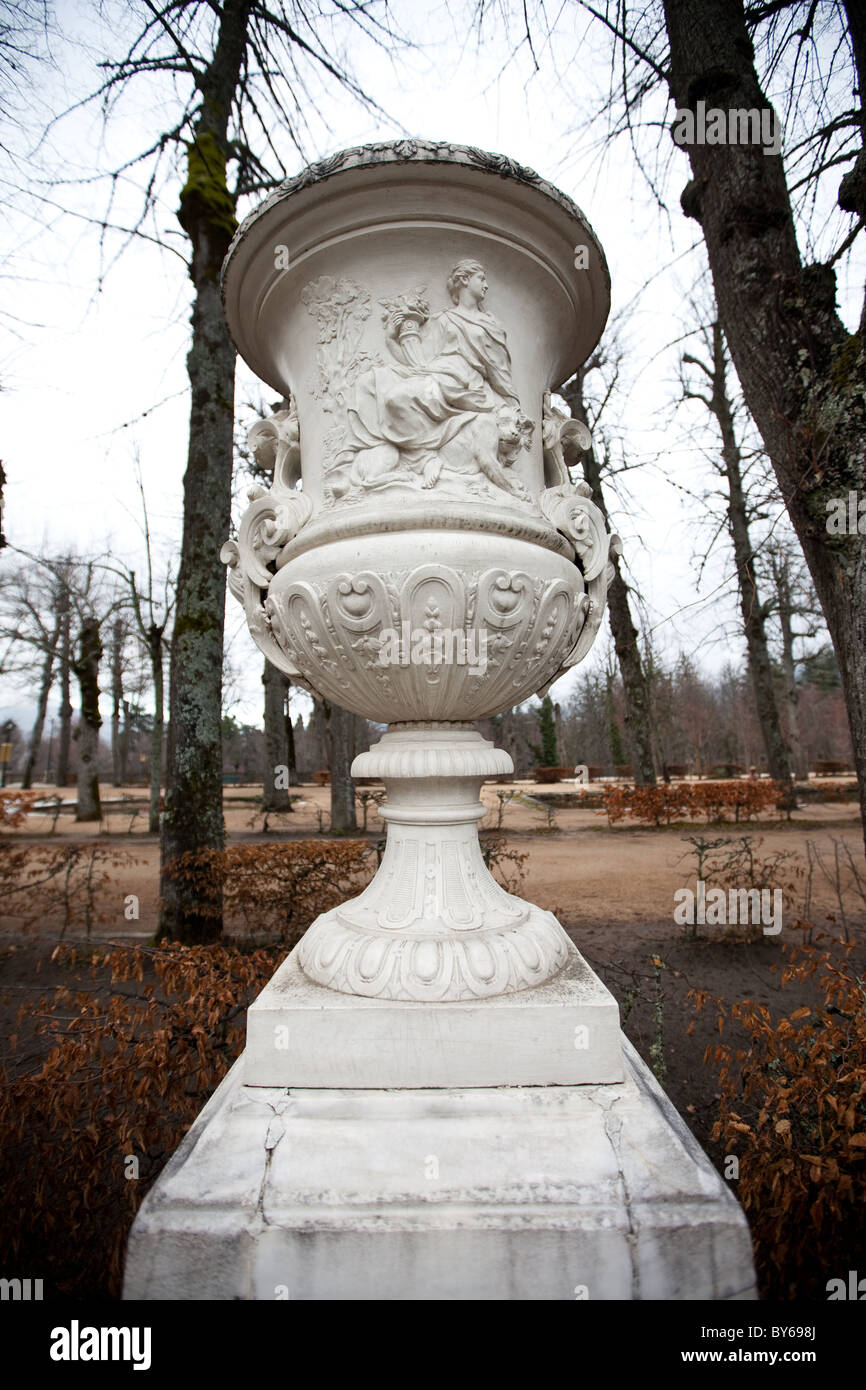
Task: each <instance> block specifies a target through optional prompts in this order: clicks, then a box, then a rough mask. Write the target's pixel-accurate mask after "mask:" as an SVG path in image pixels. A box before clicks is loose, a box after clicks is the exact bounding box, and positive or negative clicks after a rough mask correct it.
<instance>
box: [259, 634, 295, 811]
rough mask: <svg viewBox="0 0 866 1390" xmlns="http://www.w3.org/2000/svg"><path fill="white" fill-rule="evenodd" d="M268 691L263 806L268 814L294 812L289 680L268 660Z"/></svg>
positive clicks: (265, 683)
mask: <svg viewBox="0 0 866 1390" xmlns="http://www.w3.org/2000/svg"><path fill="white" fill-rule="evenodd" d="M262 685H263V686H264V688H265V758H264V768H263V775H262V806H263V808H264V810H265V811H291V809H292V803H291V798H290V797H289V789H288V783H289V732H290V730H291V722H290V720H289V719H288V717H287V715H286V698H287V695H288V688H289V680H288V677H287V676H284V675H283V673H282V671H278V670H277V668H276V666H274V665H273V664H272V663H271V662H270V661H268V659H267V657H265V666H264V670H263V672H262Z"/></svg>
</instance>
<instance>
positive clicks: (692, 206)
mask: <svg viewBox="0 0 866 1390" xmlns="http://www.w3.org/2000/svg"><path fill="white" fill-rule="evenodd" d="M581 2H582V4H583V8H584V9H586V10H587V11H588V12H589V13H590V14H592V15H594V16H595V18H596V19H597V20H598V21H599V22H601V23H602V24H604V25H605V26H606V27H607V29H608V31H609V32H611V33H612V34H613V35H614V41H615V45H616V49H617V52H616V54H615V59H614V63H613V65H612V73H615V74H616V76H615V79H614V83H613V84H612V86H613V85H616V86H618V89H619V101H620V110H621V112H622V115H623V119H622V123H621V128H624V129H625V130H626V131H627V132H628V134H629V136H630V138H632V139H633V140H634V133H635V130H636V128H637V126H638V124H639V120H640V115H639V112H640V106H641V104H642V103H643V102H644V101H645V100H646V99H647V97H648V96H650V95H651V94H652V93H653V92H654V91H655V89H656V88H657V87H658V86H660V85H661V86H666V87H667V90H668V93H669V95H670V97H671V99H672V100H673V103H674V105H675V107H676V108H677V113H678V116H677V127H678V128H679V130H680V138H681V139H682V142H683V145H684V148H685V149H686V151H687V153H688V158H689V161H690V164H691V174H692V177H691V180H690V181H689V183H688V184H687V186H686V188H685V189H684V191H683V194H682V197H681V205H682V209H683V212H684V213H685V215H686V216H687V217H690V218H693V219H694V220H695V221H696V222H697V223H698V225H699V226H700V228H701V232H702V234H703V240H704V244H705V247H706V251H707V255H708V258H709V263H710V270H711V272H712V277H713V284H714V288H715V297H716V302H717V304H718V312H719V321H720V323H721V326H722V329H723V331H724V334H725V339H726V341H727V344H728V348H729V350H730V353H731V357H732V359H733V363H734V367H735V368H736V371H737V375H738V377H739V379H740V382H741V385H742V388H743V394H744V398H745V401H746V405H747V406H748V409H749V412H750V414H751V416H752V418H753V420H754V421H755V424H756V425H757V427H758V429H759V431H760V433H761V436H762V438H763V441H764V445H765V447H766V450H767V453H768V455H769V457H770V460H771V462H772V465H773V469H774V471H775V474H776V479H777V482H778V485H779V489H780V492H781V494H782V496H783V498H784V500H785V505H786V506H787V508H788V513H789V515H790V517H791V521H792V524H793V526H794V530H795V531H796V533H797V537H798V539H799V541H800V545H801V546H802V549H803V554H804V556H805V558H806V562H807V564H808V566H809V570H810V573H811V575H812V579H813V582H814V584H815V589H816V591H817V594H818V596H819V598H820V601H821V606H822V609H823V611H824V616H825V618H826V621H827V626H828V628H829V630H830V634H831V637H832V640H833V645H834V648H835V651H836V656H837V659H838V663H839V670H840V673H841V677H842V685H843V690H844V694H845V703H846V707H847V710H848V717H849V722H850V726H851V736H852V742H853V745H854V758H855V765H856V768H857V772H858V780H859V784H860V804H861V813H862V818H863V828H864V838H866V549H864V546H863V543H862V538H861V537H860V536H859V535H856V534H850V533H840V534H830V533H829V532H828V527H827V513H828V506H829V505H830V503H831V502H832V501H833V500H834V499H837V498H840V497H846V496H847V495H848V493H849V492H852V491H853V492H855V493H857V495H858V496H860V497H862V496H864V495H866V351H864V328H866V299H864V302H863V307H862V312H861V316H860V323H859V327H858V329H857V330H856V331H855V332H854V333H853V334H849V333H848V331H847V329H846V327H845V324H844V322H843V320H842V318H841V317H840V314H839V312H838V310H837V307H836V271H835V269H834V267H835V264H836V262H837V261H839V260H840V258H841V257H842V256H843V255H845V254H846V252H847V251H848V250H849V248H850V247H851V246H852V245H853V243H854V241H855V239H856V238H857V237H858V236H859V235H860V234H861V233H862V231H863V229H864V227H866V13H864V7H863V5H862V3H860V2H859V0H842V3H836V4H827V5H818V4H816V3H808V4H807V3H800V2H799V0H772V2H771V3H754V4H750V5H748V6H746V5H745V4H744V3H743V0H663V3H657V0H646V2H645V3H643V4H642V5H638V6H637V7H635V8H634V9H629V8H627V7H626V5H625V4H623V3H621V2H620V0H617V3H616V4H610V5H606V6H604V7H597V6H596V5H594V4H589V3H587V2H586V0H581ZM759 64H760V66H761V68H762V70H763V80H762V77H761V76H760V75H759V71H758V67H759ZM846 64H847V70H846V71H843V73H842V75H841V76H840V68H844V67H845V65H846ZM786 73H787V74H788V84H787V98H786V101H787V108H786V115H787V117H788V132H787V143H788V148H787V149H786V151H785V158H784V159H783V156H782V154H781V152H780V146H773V145H771V144H769V143H765V142H758V141H757V140H754V139H748V138H747V139H734V140H725V141H724V142H720V143H709V142H707V141H699V140H697V139H691V140H689V138H688V120H687V118H686V117H684V118H683V119H682V120H681V113H687V115H688V113H690V114H691V116H692V117H693V118H694V117H695V116H696V114H697V112H698V109H699V107H698V103H702V104H703V106H702V109H703V110H704V111H705V112H706V111H707V110H709V109H712V110H713V111H718V112H720V113H721V118H722V120H723V122H724V123H725V127H726V129H731V128H732V125H734V123H736V127H737V128H738V126H739V122H740V117H741V115H744V116H745V117H746V119H747V120H749V119H750V115H749V113H757V115H758V118H759V119H760V118H761V113H765V114H766V115H767V116H768V117H769V118H770V119H771V121H775V122H778V115H777V113H776V111H775V109H774V107H773V106H772V104H771V103H770V101H769V100H768V98H767V94H766V90H767V86H768V84H769V83H770V82H771V81H772V82H773V84H774V86H775V87H776V88H777V90H778V89H779V87H780V86H781V85H782V83H781V82H780V76H783V75H784V74H786ZM844 86H847V88H848V90H849V91H850V89H851V87H853V89H854V90H855V92H856V94H857V96H856V102H855V104H854V105H853V106H850V105H849V106H847V107H846V106H845V105H844V96H843V87H844ZM831 91H832V92H833V93H834V94H835V96H834V97H833V98H831V97H828V93H829V92H831ZM612 95H613V94H612ZM609 109H610V108H609ZM653 117H654V120H655V122H656V124H657V111H655V110H654V112H653ZM775 128H776V129H779V128H780V127H779V126H778V124H777V125H776V127H775ZM786 162H787V165H788V169H787V170H786ZM842 169H845V170H846V172H845V173H844V176H843V177H842V179H841V182H840V183H839V185H838V199H837V201H838V207H839V209H840V210H841V212H842V213H844V214H847V215H848V216H849V217H850V219H851V220H850V222H849V228H850V229H849V230H848V231H847V233H846V234H845V235H844V236H843V237H842V240H841V241H840V242H839V244H838V246H837V247H836V248H835V250H833V251H832V252H829V253H827V254H825V255H824V258H823V259H816V260H813V261H811V263H809V262H808V261H807V260H806V259H805V258H804V251H803V249H802V247H801V240H802V237H801V236H798V226H797V213H802V215H803V223H804V224H805V229H806V238H805V241H804V242H803V244H804V245H805V246H806V248H807V251H806V254H807V255H809V254H810V252H811V248H810V246H809V242H810V241H811V240H812V237H811V236H810V220H811V223H812V226H813V227H814V224H815V222H816V220H817V219H816V218H815V217H814V216H813V217H812V218H811V219H810V212H812V211H813V210H814V209H815V208H816V205H817V198H816V196H815V194H816V189H817V187H818V185H819V183H821V181H822V180H824V181H825V182H826V179H825V176H827V177H836V178H838V175H839V172H840V171H841V170H842ZM804 189H805V190H806V191H807V192H806V195H805V196H808V197H809V198H810V199H811V201H810V203H809V204H807V203H805V201H804V194H803V193H802V192H800V190H804ZM654 191H657V190H654ZM795 192H799V193H800V197H799V199H798V207H797V208H796V210H795V204H794V202H793V200H792V194H793V193H795Z"/></svg>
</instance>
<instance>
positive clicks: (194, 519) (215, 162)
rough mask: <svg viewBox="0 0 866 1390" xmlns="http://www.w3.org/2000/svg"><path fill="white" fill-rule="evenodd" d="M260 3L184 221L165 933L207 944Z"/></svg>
mask: <svg viewBox="0 0 866 1390" xmlns="http://www.w3.org/2000/svg"><path fill="white" fill-rule="evenodd" d="M249 10H250V2H249V0H224V3H223V4H222V5H221V6H220V8H219V10H218V11H217V14H218V15H219V34H218V38H217V43H216V47H215V50H214V55H213V59H212V61H211V63H210V64H209V65H208V67H207V68H206V69H205V71H204V73H203V74H202V75H201V77H200V78H199V87H200V91H201V95H202V106H201V114H200V116H199V119H198V121H197V124H196V132H195V139H194V141H193V142H192V143H191V145H190V146H189V148H188V155H187V181H186V184H185V185H184V188H183V190H182V192H181V199H180V209H179V212H178V219H179V221H180V224H181V226H182V227H183V228H184V231H186V232H187V234H188V235H189V238H190V241H191V243H192V259H191V263H190V276H191V278H192V281H193V285H194V286H195V297H194V301H193V310H192V344H191V347H190V351H189V354H188V357H187V370H188V373H189V380H190V387H191V402H190V429H189V454H188V457H187V468H186V475H185V477H184V511H183V540H182V543H181V557H180V569H179V572H178V580H177V606H176V611H175V623H174V636H173V639H172V644H171V672H170V693H169V729H168V756H167V769H166V795H165V814H164V816H163V826H162V851H161V858H162V875H161V912H160V924H159V933H158V934H159V936H160V937H162V938H165V937H170V938H173V939H177V940H181V941H185V942H196V941H209V940H214V939H216V938H217V937H219V936H220V935H221V933H222V884H221V881H220V880H219V878H218V876H215V875H213V874H212V873H211V874H209V875H207V877H206V878H205V877H204V876H203V875H199V874H192V875H188V876H179V875H176V874H175V873H174V872H173V871H172V869H171V868H170V866H171V865H172V862H173V861H174V860H176V859H177V858H178V857H179V856H180V855H182V854H187V853H191V854H195V853H196V852H198V851H201V850H208V849H216V850H221V849H222V847H223V842H224V822H223V809H222V738H221V734H222V654H223V626H224V615H225V570H224V567H223V565H222V564H221V563H220V558H219V555H220V549H221V547H222V544H223V542H224V541H225V538H226V536H227V535H228V534H229V527H230V521H231V477H232V452H233V437H232V426H233V416H234V375H235V351H234V347H233V345H232V342H231V340H230V338H229V334H228V329H227V327H226V322H225V318H224V316H223V312H222V304H221V301H220V289H219V271H220V266H221V264H222V261H223V258H224V256H225V253H226V251H227V250H228V247H229V242H230V241H231V238H232V236H233V235H234V231H235V226H236V220H235V216H234V204H233V199H232V197H231V195H230V193H229V191H228V186H227V182H226V161H227V157H228V153H229V150H228V142H227V133H228V122H229V116H230V113H231V108H232V103H233V101H234V97H235V93H236V90H237V85H238V81H239V78H240V74H241V68H242V64H243V61H244V55H245V51H246V42H247V24H248V20H249Z"/></svg>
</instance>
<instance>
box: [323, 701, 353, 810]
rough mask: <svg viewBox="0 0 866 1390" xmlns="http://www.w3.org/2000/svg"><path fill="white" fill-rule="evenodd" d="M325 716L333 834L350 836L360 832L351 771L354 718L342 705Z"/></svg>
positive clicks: (327, 710)
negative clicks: (349, 834)
mask: <svg viewBox="0 0 866 1390" xmlns="http://www.w3.org/2000/svg"><path fill="white" fill-rule="evenodd" d="M325 716H326V719H327V724H328V745H329V746H328V753H329V759H328V765H329V767H330V769H331V832H332V834H334V835H346V834H348V833H349V832H350V831H352V830H357V828H358V821H357V818H356V816H355V783H354V782H353V781H352V774H351V771H350V769H351V766H352V759H353V757H354V755H355V750H354V747H353V737H352V733H353V728H352V716H351V714H350V713H349V711H348V710H345V709H343V708H342V706H341V705H333V704H330V703H329V704H327V705H326V706H325Z"/></svg>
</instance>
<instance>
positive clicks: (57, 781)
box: [54, 573, 72, 787]
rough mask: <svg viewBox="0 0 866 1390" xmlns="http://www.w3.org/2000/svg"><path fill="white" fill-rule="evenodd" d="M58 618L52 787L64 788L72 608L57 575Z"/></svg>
mask: <svg viewBox="0 0 866 1390" xmlns="http://www.w3.org/2000/svg"><path fill="white" fill-rule="evenodd" d="M58 615H59V625H60V640H59V643H58V653H57V660H58V679H59V684H60V710H59V721H60V729H59V733H58V742H57V768H56V770H55V773H54V785H55V786H57V787H65V786H68V784H69V766H70V757H69V755H70V751H71V745H72V699H71V694H70V692H71V685H72V605H71V603H70V598H69V585H68V583H66V582H65V580H64V578H63V575H62V573H61V578H60V592H59V595H58Z"/></svg>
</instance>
